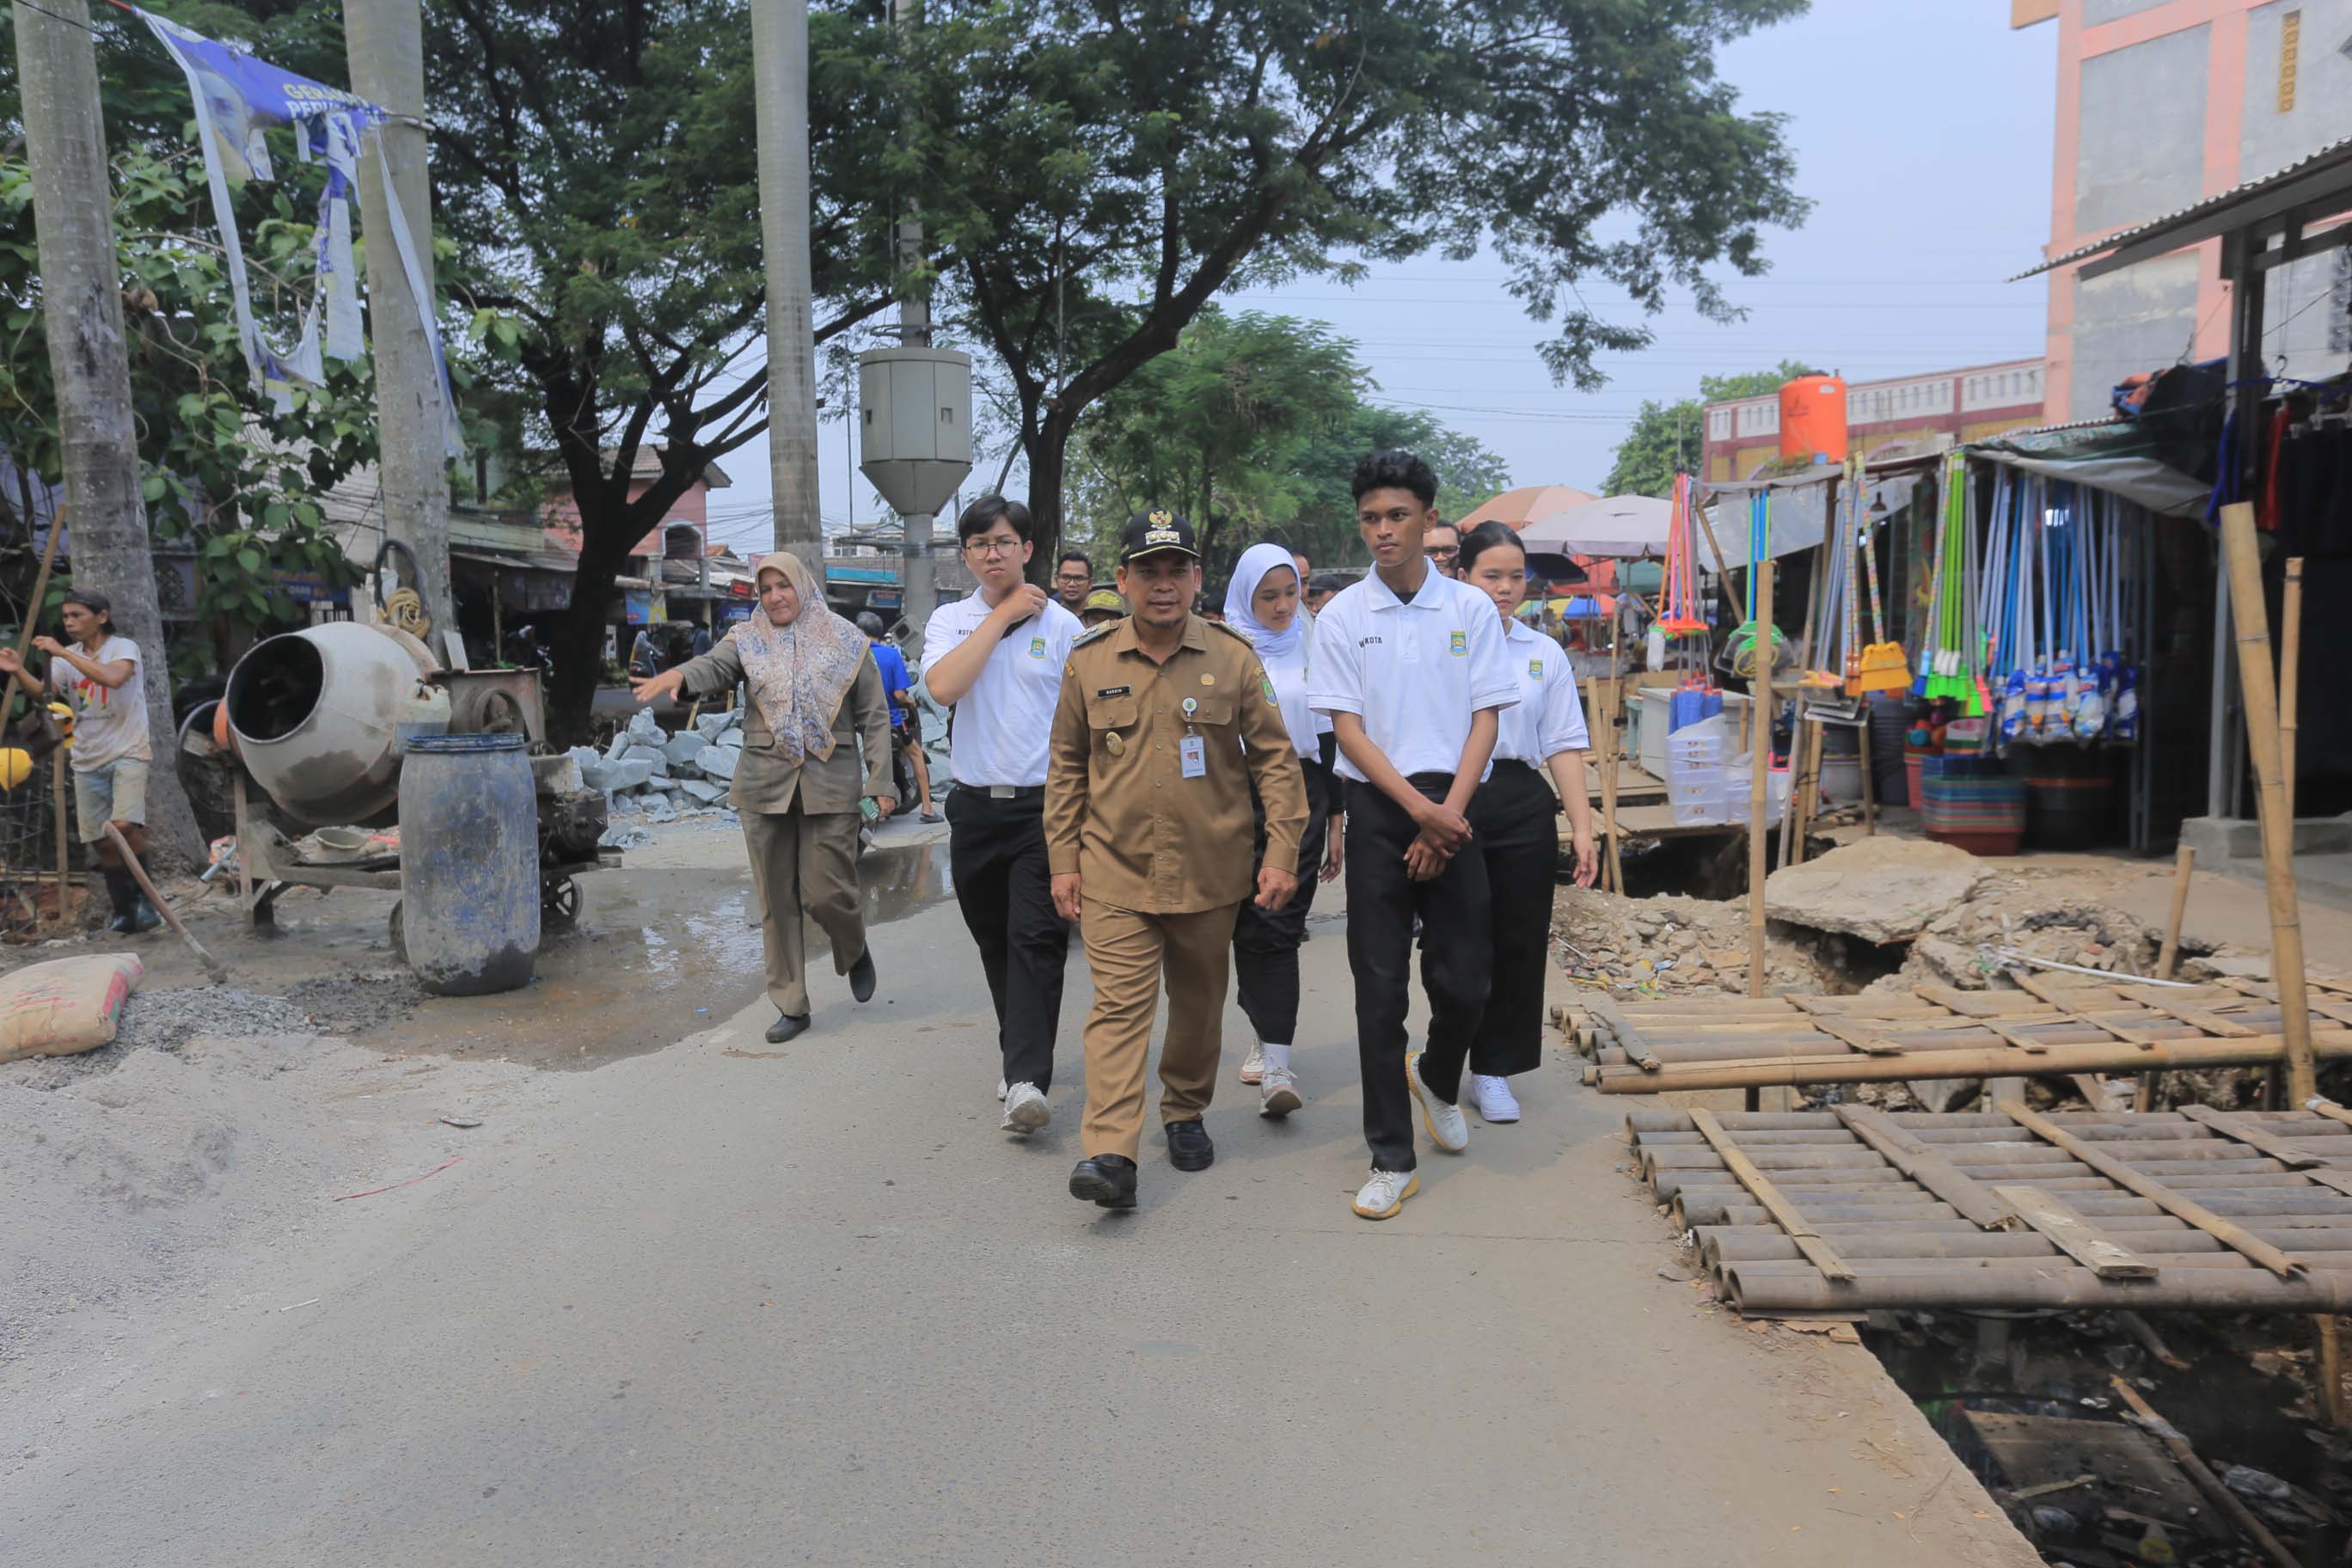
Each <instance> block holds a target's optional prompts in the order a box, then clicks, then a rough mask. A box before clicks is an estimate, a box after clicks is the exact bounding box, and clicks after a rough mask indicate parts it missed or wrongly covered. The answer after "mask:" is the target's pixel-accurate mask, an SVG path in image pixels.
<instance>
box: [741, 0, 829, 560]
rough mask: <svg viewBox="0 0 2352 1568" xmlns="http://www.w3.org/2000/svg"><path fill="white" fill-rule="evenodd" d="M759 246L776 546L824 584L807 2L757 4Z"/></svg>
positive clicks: (754, 86) (754, 89) (754, 0)
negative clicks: (764, 286)
mask: <svg viewBox="0 0 2352 1568" xmlns="http://www.w3.org/2000/svg"><path fill="white" fill-rule="evenodd" d="M751 98H752V102H753V103H754V105H755V106H756V108H757V113H758V121H759V148H760V242H761V249H762V250H763V251H764V252H765V254H766V260H767V269H768V479H769V483H770V485H771V487H772V489H773V492H774V505H775V510H776V548H777V549H779V550H789V551H791V552H793V554H795V555H797V556H799V557H800V558H801V559H802V560H803V561H805V562H807V563H808V565H809V570H810V571H811V572H813V573H814V574H816V578H817V581H818V582H820V583H822V582H824V528H823V525H822V523H821V521H820V518H819V512H818V510H817V450H816V379H815V378H816V332H815V328H814V323H813V321H812V319H811V317H812V312H813V310H814V303H813V298H812V297H813V295H814V292H815V281H814V277H813V276H812V272H811V267H810V261H809V146H808V0H751Z"/></svg>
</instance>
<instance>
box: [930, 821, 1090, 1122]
mask: <svg viewBox="0 0 2352 1568" xmlns="http://www.w3.org/2000/svg"><path fill="white" fill-rule="evenodd" d="M947 816H948V869H949V873H950V875H951V876H952V877H954V879H955V894H956V906H957V907H958V908H959V909H961V910H963V923H964V925H965V927H966V928H967V929H968V930H970V931H971V940H972V941H973V942H976V943H978V944H979V946H980V967H981V969H982V971H983V972H985V973H986V974H987V975H988V997H989V1000H990V1001H991V1002H992V1003H993V1004H995V1006H996V1041H997V1046H998V1048H999V1049H1000V1051H1001V1052H1002V1053H1003V1058H1004V1081H1005V1082H1007V1083H1034V1084H1035V1085H1036V1086H1037V1087H1038V1088H1039V1089H1051V1088H1053V1087H1054V1035H1055V1029H1056V1027H1057V1026H1059V1024H1060V1023H1061V1018H1062V969H1063V965H1064V964H1065V963H1066V962H1067V961H1068V959H1069V955H1070V928H1069V927H1068V926H1067V925H1066V924H1065V923H1064V922H1063V920H1062V917H1061V916H1060V915H1058V914H1056V913H1055V911H1054V891H1053V889H1054V879H1053V876H1052V874H1051V873H1050V872H1049V871H1048V869H1047V868H1046V864H1045V792H1044V791H1043V790H1035V791H1031V792H1028V793H1025V794H1024V795H1018V796H1015V797H1013V798H1011V799H1001V798H998V797H996V796H993V795H990V794H989V793H988V791H987V790H986V789H985V788H971V787H959V788H957V789H956V790H954V791H952V792H951V793H950V795H948V812H947Z"/></svg>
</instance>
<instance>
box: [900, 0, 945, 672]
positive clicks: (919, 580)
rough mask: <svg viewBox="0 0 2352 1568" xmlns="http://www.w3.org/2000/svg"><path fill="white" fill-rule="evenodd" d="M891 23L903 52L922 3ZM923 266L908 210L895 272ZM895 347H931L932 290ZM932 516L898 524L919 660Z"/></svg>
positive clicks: (917, 228) (931, 591)
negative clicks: (895, 27) (896, 31)
mask: <svg viewBox="0 0 2352 1568" xmlns="http://www.w3.org/2000/svg"><path fill="white" fill-rule="evenodd" d="M891 21H892V22H893V24H894V25H895V26H897V29H898V41H899V44H900V47H904V46H905V45H906V43H907V41H908V36H909V35H910V34H912V33H913V32H914V30H915V29H916V28H917V27H919V26H921V25H922V21H923V0H896V4H895V5H894V6H893V7H892V11H891ZM914 116H915V111H914V109H913V107H912V105H909V106H908V109H907V110H906V112H905V113H904V114H903V115H902V116H901V117H900V122H901V123H902V124H907V123H911V122H912V121H913V120H914ZM922 264H923V224H922V220H921V219H920V218H918V217H916V216H914V214H913V212H912V210H911V209H909V210H907V211H905V212H902V213H901V215H900V216H899V219H898V268H899V271H900V273H901V275H902V276H903V275H904V274H907V273H910V272H912V271H914V270H915V269H916V268H919V267H921V266H922ZM898 344H899V346H900V347H901V348H910V349H927V348H929V347H930V346H931V291H930V290H929V289H923V290H922V291H920V292H919V293H911V294H908V296H907V298H906V299H904V300H900V301H899V303H898ZM936 515H937V514H936V513H934V512H928V511H921V512H908V513H906V514H904V515H902V516H901V517H900V519H899V535H898V558H899V573H898V575H899V578H900V580H901V581H902V582H903V583H904V584H906V592H907V597H906V603H905V605H904V607H903V608H902V609H901V610H900V612H899V613H900V614H901V615H902V616H905V617H906V622H907V625H908V627H909V628H911V630H910V635H909V637H908V641H909V642H910V643H911V644H912V645H913V651H914V654H915V656H916V657H917V658H920V657H921V653H922V637H923V628H924V627H925V626H929V624H930V620H931V611H932V610H933V609H934V608H935V607H937V605H938V604H939V599H940V595H939V581H938V571H937V566H936V563H934V562H933V561H932V559H931V520H932V518H933V517H935V516H936Z"/></svg>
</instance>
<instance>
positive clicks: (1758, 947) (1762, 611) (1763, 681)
mask: <svg viewBox="0 0 2352 1568" xmlns="http://www.w3.org/2000/svg"><path fill="white" fill-rule="evenodd" d="M1754 571H1755V574H1756V621H1757V626H1756V642H1755V647H1756V679H1754V680H1752V681H1750V682H1749V683H1748V709H1749V711H1750V713H1751V714H1752V720H1751V723H1750V731H1751V733H1750V736H1749V740H1748V994H1749V995H1750V996H1761V995H1763V994H1764V858H1765V846H1766V840H1767V838H1768V837H1769V834H1768V831H1767V829H1768V826H1769V825H1768V824H1767V823H1766V822H1765V820H1764V802H1765V799H1766V798H1767V796H1768V795H1769V792H1770V786H1771V783H1772V562H1771V559H1770V557H1769V556H1768V557H1766V558H1765V559H1764V560H1762V561H1759V562H1757V563H1756V564H1755V567H1754Z"/></svg>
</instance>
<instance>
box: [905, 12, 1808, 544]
mask: <svg viewBox="0 0 2352 1568" xmlns="http://www.w3.org/2000/svg"><path fill="white" fill-rule="evenodd" d="M1802 9H1803V0H1652V3H1647V4H1642V5H1630V4H1622V3H1617V4H1609V5H1595V4H1591V0H1492V3H1489V4H1483V5H1459V4H1456V3H1454V0H1395V3H1392V4H1390V5H1382V6H1377V7H1371V8H1367V9H1359V10H1356V11H1353V12H1347V13H1335V12H1333V11H1331V10H1330V9H1329V8H1328V6H1318V5H1307V4H1304V3H1302V0H1255V3H1248V4H1228V5H1214V6H1208V7H1203V6H1202V5H1198V4H1197V3H1196V0H1139V3H1135V4H1129V5H1103V4H1099V3H1096V0H1086V3H1081V0H992V3H990V4H985V5H934V6H933V7H932V14H931V17H930V26H929V28H928V29H927V31H926V32H925V33H924V34H923V35H921V37H919V40H918V42H917V44H916V46H915V48H916V50H917V52H918V54H919V62H918V67H917V68H918V72H919V75H920V77H921V79H922V80H923V83H924V86H925V97H924V100H923V101H924V107H925V123H926V125H927V126H928V127H929V132H930V135H931V137H932V142H931V144H930V145H929V147H928V148H927V152H928V153H929V156H930V157H931V158H932V159H933V160H934V162H933V163H932V164H931V165H930V167H929V171H928V174H929V178H928V179H927V181H926V183H925V184H924V186H923V190H922V199H923V202H924V205H925V211H924V214H923V216H924V221H925V224H926V226H927V229H928V232H929V233H930V234H931V235H933V236H934V237H938V238H939V239H940V241H941V242H942V243H943V245H944V247H945V249H944V252H943V256H944V259H943V261H942V267H943V270H944V271H945V273H946V281H947V283H948V285H949V289H948V294H947V298H946V300H944V301H943V303H944V304H945V305H946V307H947V308H948V309H949V310H950V312H951V313H952V314H953V315H954V316H955V318H956V319H958V320H960V321H962V322H964V323H966V324H967V326H968V330H969V331H971V333H972V334H973V335H974V336H975V337H976V338H978V339H979V340H980V341H981V342H983V343H985V344H986V345H987V347H988V348H989V349H991V350H992V352H993V353H994V354H995V356H996V357H997V359H998V360H999V361H1001V362H1002V364H1003V372H1004V374H1005V376H1006V377H1007V379H1008V381H1009V383H1010V385H1011V388H1012V392H1013V400H1014V403H1015V406H1016V408H1017V411H1018V416H1019V429H1020V440H1021V445H1022V448H1023V452H1024V456H1025V458H1026V459H1027V467H1028V473H1029V499H1030V505H1031V508H1032V510H1034V512H1035V514H1036V516H1037V519H1038V522H1039V525H1040V528H1041V536H1042V537H1043V538H1045V540H1047V541H1049V542H1050V541H1051V540H1053V539H1054V538H1055V537H1057V536H1058V533H1059V531H1060V527H1061V522H1062V515H1061V508H1062V490H1063V484H1064V477H1065V471H1066V454H1067V450H1068V448H1069V446H1070V443H1071V441H1072V439H1073V437H1075V436H1076V432H1077V430H1078V428H1079V424H1080V421H1081V420H1082V419H1083V418H1084V417H1085V416H1086V415H1087V411H1088V410H1089V409H1090V408H1092V407H1093V406H1094V405H1097V403H1098V402H1100V401H1101V400H1102V399H1103V398H1105V397H1106V396H1108V395H1109V394H1111V393H1112V392H1113V391H1115V390H1116V389H1118V387H1119V386H1121V385H1122V384H1125V383H1126V382H1127V381H1128V380H1129V378H1130V377H1131V376H1133V375H1135V374H1137V373H1138V372H1139V371H1140V370H1141V369H1142V368H1143V367H1144V366H1145V365H1146V364H1149V363H1150V362H1151V361H1152V360H1153V359H1155V358H1156V357H1157V356H1159V355H1160V354H1162V353H1167V352H1169V351H1170V350H1171V349H1173V348H1174V347H1176V345H1177V343H1178V341H1179V339H1180V337H1181V333H1182V332H1183V331H1184V329H1185V327H1186V326H1188V325H1189V324H1190V323H1191V322H1192V321H1193V320H1194V319H1195V318H1196V317H1198V316H1199V315H1200V313H1201V311H1202V310H1203V309H1204V308H1205V307H1206V306H1207V305H1208V304H1209V302H1210V301H1211V300H1213V299H1214V298H1215V297H1216V296H1217V295H1218V294H1220V293H1221V292H1223V291H1226V290H1228V289H1235V288H1241V287H1248V286H1254V285H1255V286H1264V285H1268V284H1277V283H1281V282H1284V281H1286V280H1289V279H1297V278H1302V277H1333V278H1338V279H1341V280H1342V281H1352V280H1354V279H1357V278H1360V277H1361V276H1362V275H1363V273H1364V271H1365V268H1366V267H1367V266H1368V265H1369V264H1370V263H1373V262H1378V261H1393V260H1398V259H1402V258H1411V257H1414V256H1419V255H1423V254H1426V253H1430V252H1436V253H1438V254H1442V255H1444V256H1446V257H1449V258H1467V257H1469V256H1471V255H1473V254H1476V253H1479V252H1480V251H1482V250H1484V251H1486V252H1490V253H1491V254H1493V255H1495V256H1496V257H1497V258H1500V259H1501V261H1502V262H1503V263H1504V264H1505V265H1506V266H1507V267H1508V268H1510V271H1511V275H1512V283H1511V288H1512V291H1513V292H1514V294H1515V295H1517V298H1518V299H1519V300H1521V301H1522V302H1523V303H1524V304H1525V306H1526V307H1527V309H1528V312H1529V314H1530V315H1531V316H1533V317H1534V318H1535V319H1536V320H1537V321H1542V322H1545V323H1547V324H1548V325H1549V328H1550V329H1551V333H1552V335H1551V336H1550V337H1549V339H1548V340H1547V341H1545V342H1542V343H1540V344H1539V345H1538V352H1539V353H1541V354H1542V356H1543V358H1544V359H1545V361H1546V363H1548V364H1549V367H1550V368H1551V370H1552V372H1553V374H1555V376H1557V377H1558V378H1559V379H1561V380H1563V381H1572V382H1574V383H1575V384H1577V385H1579V386H1580V387H1585V388H1590V387H1591V386H1593V385H1595V384H1598V383H1599V381H1600V380H1601V376H1600V373H1599V372H1598V370H1597V369H1596V368H1595V363H1594V362H1595V357H1596V355H1598V354H1599V353H1603V352H1608V351H1623V350H1630V349H1634V348H1638V347H1640V346H1642V345H1643V343H1644V342H1647V341H1648V340H1649V336H1650V334H1649V332H1648V330H1647V329H1646V328H1645V327H1643V326H1642V325H1640V324H1638V323H1629V322H1624V321H1612V320H1610V319H1607V318H1604V317H1602V316H1601V315H1600V314H1598V313H1596V312H1594V311H1593V310H1589V309H1587V308H1586V307H1585V305H1584V304H1583V302H1582V299H1581V296H1580V293H1579V287H1580V284H1581V283H1583V282H1585V281H1588V280H1597V281H1607V282H1610V283H1612V284H1614V285H1616V286H1617V287H1618V288H1619V289H1622V290H1623V291H1624V292H1625V293H1626V294H1628V295H1630V296H1631V298H1632V300H1633V306H1634V308H1635V309H1637V310H1640V311H1643V312H1645V313H1654V312H1655V311H1657V310H1660V309H1662V308H1663V306H1664V303H1665V300H1666V295H1667V291H1668V290H1669V289H1675V288H1679V289H1687V290H1688V291H1689V293H1690V295H1691V297H1692V299H1693V300H1695V302H1696V305H1697V307H1698V309H1699V310H1700V311H1701V312H1702V313H1703V314H1705V315H1706V316H1708V317H1710V318H1712V319H1717V320H1723V319H1727V318H1729V317H1730V316H1732V315H1733V314H1734V313H1735V312H1734V311H1733V310H1732V309H1731V307H1730V306H1729V305H1728V304H1727V302H1726V301H1725V300H1724V299H1723V297H1722V295H1721V293H1720V291H1719V289H1718V287H1717V283H1716V281H1715V280H1714V279H1713V277H1712V276H1711V273H1710V269H1711V268H1728V269H1730V270H1731V271H1733V272H1736V273H1741V274H1752V273H1757V272H1760V271H1762V270H1763V260H1762V257H1761V251H1760V245H1761V239H1762V233H1763V231H1764V230H1765V229H1766V228H1768V227H1769V226H1775V225H1786V224H1791V223H1794V222H1796V221H1798V220H1799V219H1800V218H1801V216H1802V215H1803V212H1804V210H1805V203H1804V202H1803V201H1802V200H1801V198H1800V197H1798V196H1797V195H1795V193H1794V192H1793V190H1792V189H1791V188H1790V178H1791V176H1792V174H1793V162H1792V159H1791V157H1790V153H1789V150H1788V147H1787V145H1786V143H1785V142H1784V139H1783V134H1782V127H1781V122H1780V117H1778V116H1775V115H1770V114H1759V113H1742V112H1740V111H1739V109H1738V100H1737V94H1735V93H1734V92H1733V91H1732V89H1730V88H1729V87H1728V86H1727V85H1726V84H1724V83H1723V82H1722V81H1721V80H1719V79H1717V75H1716V68H1715V60H1716V52H1717V49H1719V48H1720V47H1722V46H1723V45H1724V44H1725V43H1727V42H1728V41H1730V40H1731V39H1734V38H1737V37H1741V36H1743V35H1745V34H1747V33H1748V32H1750V31H1752V30H1753V29H1755V28H1756V27H1758V26H1764V25H1767V24H1769V23H1772V22H1776V21H1779V20H1781V19H1783V18H1785V17H1788V16H1793V15H1795V14H1797V13H1798V12H1800V11H1801V10H1802ZM1051 553H1052V552H1051V550H1050V548H1048V549H1042V550H1041V551H1040V554H1041V555H1045V556H1050V555H1051Z"/></svg>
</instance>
